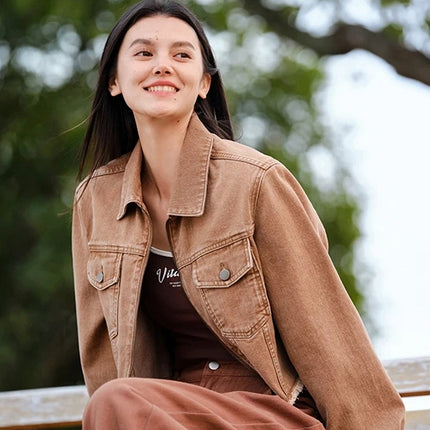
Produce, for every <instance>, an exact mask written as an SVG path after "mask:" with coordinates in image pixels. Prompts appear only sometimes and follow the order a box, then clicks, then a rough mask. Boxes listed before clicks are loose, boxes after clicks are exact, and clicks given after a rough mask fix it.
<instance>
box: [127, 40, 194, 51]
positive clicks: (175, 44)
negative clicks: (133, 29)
mask: <svg viewBox="0 0 430 430" xmlns="http://www.w3.org/2000/svg"><path fill="white" fill-rule="evenodd" d="M134 45H150V46H151V45H154V42H153V41H152V40H150V39H135V40H133V42H131V43H130V46H129V47H128V48H129V49H130V48H132V47H133V46H134ZM183 46H185V47H188V48H191V49H193V50H194V51H195V50H196V48H195V47H194V45H193V44H192V43H191V42H188V41H186V40H184V41H182V40H178V41H176V42H173V43H172V48H178V47H183Z"/></svg>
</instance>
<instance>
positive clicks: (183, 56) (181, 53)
mask: <svg viewBox="0 0 430 430" xmlns="http://www.w3.org/2000/svg"><path fill="white" fill-rule="evenodd" d="M175 57H177V58H181V59H185V58H191V55H190V54H188V53H187V52H178V53H177V54H176V55H175Z"/></svg>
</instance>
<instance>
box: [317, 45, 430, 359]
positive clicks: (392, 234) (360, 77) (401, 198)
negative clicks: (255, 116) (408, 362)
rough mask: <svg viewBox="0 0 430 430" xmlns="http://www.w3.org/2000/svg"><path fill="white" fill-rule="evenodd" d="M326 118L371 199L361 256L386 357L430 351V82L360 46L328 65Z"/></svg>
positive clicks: (377, 343)
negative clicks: (405, 74) (345, 129)
mask: <svg viewBox="0 0 430 430" xmlns="http://www.w3.org/2000/svg"><path fill="white" fill-rule="evenodd" d="M326 71H327V75H328V78H327V84H328V86H327V89H326V91H325V93H324V95H323V97H322V100H323V105H324V106H323V109H324V111H325V112H326V115H327V121H328V123H329V124H330V125H331V127H333V129H334V130H340V127H341V126H342V125H345V124H351V125H352V126H353V129H352V131H351V132H349V134H346V135H344V136H342V140H343V145H344V147H345V149H346V151H347V153H348V154H349V156H350V164H351V165H350V167H351V170H352V171H353V174H354V176H355V178H356V180H357V182H358V183H359V184H360V186H361V188H362V191H363V192H364V195H365V197H366V199H367V201H366V205H365V209H364V216H363V219H362V228H363V232H364V234H365V238H364V240H363V242H362V243H361V245H360V249H359V251H360V254H361V258H362V259H363V260H364V261H365V262H366V263H367V265H368V266H369V267H370V269H371V270H372V272H373V275H374V276H373V279H372V282H371V285H369V286H368V287H369V288H368V294H370V299H369V300H370V301H371V305H372V308H371V313H372V315H373V316H374V320H375V321H376V324H377V326H378V329H379V336H378V337H376V338H374V339H373V341H374V345H375V348H376V351H377V353H378V355H379V356H380V358H381V359H394V358H401V357H414V356H430V335H429V332H428V330H429V328H430V271H429V270H428V268H429V266H430V193H429V185H430V168H429V163H430V133H429V132H430V118H429V115H430V88H429V87H427V86H425V85H422V84H419V83H417V82H414V81H412V80H408V79H405V78H401V77H399V76H398V75H397V74H396V73H395V72H394V70H393V69H392V68H391V67H390V66H388V65H387V64H386V63H384V62H383V61H382V60H380V59H378V58H376V57H374V56H372V55H371V54H368V53H365V52H362V51H356V52H352V53H350V54H348V55H346V56H342V57H337V58H336V57H335V58H331V59H330V60H328V61H327V64H326Z"/></svg>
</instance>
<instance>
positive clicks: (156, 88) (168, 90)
mask: <svg viewBox="0 0 430 430" xmlns="http://www.w3.org/2000/svg"><path fill="white" fill-rule="evenodd" d="M145 91H149V92H150V93H155V92H163V93H176V92H178V91H179V90H178V89H177V88H175V87H171V86H170V85H155V86H152V87H147V88H145Z"/></svg>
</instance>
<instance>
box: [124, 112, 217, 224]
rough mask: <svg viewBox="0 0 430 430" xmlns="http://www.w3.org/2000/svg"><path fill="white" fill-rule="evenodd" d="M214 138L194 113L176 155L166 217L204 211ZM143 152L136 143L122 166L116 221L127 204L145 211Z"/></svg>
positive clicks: (190, 214)
mask: <svg viewBox="0 0 430 430" xmlns="http://www.w3.org/2000/svg"><path fill="white" fill-rule="evenodd" d="M212 144H213V135H212V134H211V133H210V132H209V131H208V130H207V129H206V128H205V126H204V125H203V124H202V123H201V121H200V119H199V118H198V116H197V115H196V114H193V115H192V117H191V120H190V123H189V125H188V129H187V133H186V135H185V140H184V143H183V145H182V149H181V153H180V156H179V165H178V174H177V181H176V184H175V187H174V189H173V192H172V196H171V197H170V204H169V209H168V215H178V216H200V215H202V214H203V212H204V206H205V202H206V191H207V182H208V173H209V160H210V155H211V150H212ZM142 164H143V153H142V149H141V146H140V144H137V145H136V146H135V147H134V149H133V151H132V153H131V155H130V158H129V160H128V162H127V164H126V166H125V171H124V177H123V183H122V191H121V202H120V207H119V212H118V216H117V219H118V220H119V219H121V218H122V217H123V216H124V215H125V213H126V211H127V206H128V205H129V204H130V203H135V204H137V205H138V206H139V207H140V208H141V209H142V210H143V209H144V208H145V204H144V202H143V197H142V184H141V169H142Z"/></svg>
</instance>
